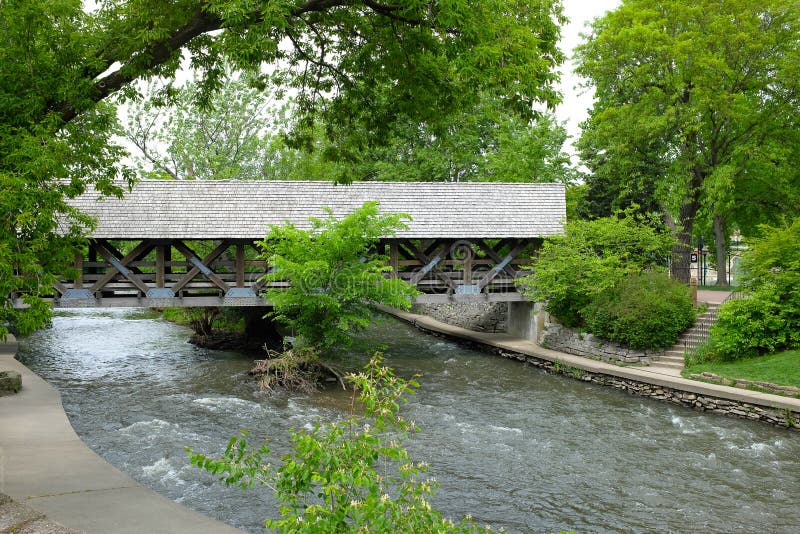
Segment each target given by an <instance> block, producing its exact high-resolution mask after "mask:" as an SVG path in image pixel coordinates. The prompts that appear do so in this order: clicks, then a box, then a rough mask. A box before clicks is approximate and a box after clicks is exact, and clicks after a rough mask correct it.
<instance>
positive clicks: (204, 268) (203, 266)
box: [170, 240, 230, 295]
mask: <svg viewBox="0 0 800 534" xmlns="http://www.w3.org/2000/svg"><path fill="white" fill-rule="evenodd" d="M174 247H175V248H176V249H177V250H178V252H180V253H181V254H183V255H184V256H185V257H186V261H188V262H189V263H191V264H192V265H194V267H192V268H191V269H189V272H187V273H186V274H185V275H184V276H183V277H182V278H181V279H180V280H178V281H177V282H176V283H175V285H173V286H172V287H171V288H170V289H172V292H173V293H175V294H176V295H177V294H178V291H180V290H181V289H183V286H185V285H186V284H188V283H189V282H191V281H192V279H193V278H194V277H195V276H197V275H198V274H200V273H202V274H203V276H205V277H206V278H208V279H209V280H210V281H211V282H212V283H213V284H214V285H215V286H217V287H218V288H220V289H221V290H222V291H224V292H225V293H227V292H228V290H229V289H230V287H228V284H226V283H225V282H224V281H222V279H221V278H220V277H219V276H217V275H216V273H214V271H212V270H211V269H210V268H209V265H211V264H212V263H214V260H216V259H217V258H219V257H220V256H221V255H222V253H223V252H225V251H226V250H228V247H230V242H228V241H222V243H220V244H219V245H217V248H215V249H214V250H213V251H212V252H211V254H209V255H208V256H206V257H205V258H203V259H202V260H201V259H200V257H199V256H198V255H197V254H195V253H194V251H193V250H192V249H190V248H189V247H187V246H186V245H185V244H184V243H183V242H182V241H178V240H175V244H174Z"/></svg>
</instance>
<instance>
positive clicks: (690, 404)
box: [415, 324, 800, 430]
mask: <svg viewBox="0 0 800 534" xmlns="http://www.w3.org/2000/svg"><path fill="white" fill-rule="evenodd" d="M415 326H416V327H417V328H419V329H420V330H423V331H425V332H427V333H429V334H433V335H434V336H438V337H445V338H448V339H452V340H454V341H456V342H458V343H460V344H463V345H466V346H468V347H470V348H474V349H477V350H481V351H484V352H490V353H493V354H497V355H500V356H502V357H504V358H509V359H512V360H518V361H521V362H525V363H526V364H528V365H532V366H534V367H538V368H540V369H544V370H546V371H548V372H551V373H558V374H562V375H566V376H571V377H572V378H575V379H577V380H582V381H584V382H591V383H593V384H599V385H603V386H610V387H613V388H616V389H620V390H622V391H627V392H628V393H631V394H633V395H639V396H642V397H649V398H651V399H656V400H661V401H667V402H671V403H673V404H678V405H681V406H685V407H687V408H693V409H696V410H701V411H707V412H710V413H714V414H720V415H726V416H730V417H738V418H741V419H749V420H751V421H761V422H765V423H769V424H771V425H775V426H779V427H783V428H787V429H791V430H800V411H793V410H789V409H780V408H768V407H765V406H760V405H757V404H750V403H747V402H741V401H733V400H728V399H722V398H719V397H714V396H711V395H702V394H699V393H692V392H689V391H683V390H680V389H675V388H669V387H665V386H658V385H655V384H648V383H646V382H640V381H638V380H632V379H629V378H621V377H617V376H613V375H606V374H602V373H593V372H589V371H584V370H583V369H579V368H577V367H572V366H570V365H566V364H563V363H560V362H553V361H550V360H546V359H544V358H538V357H536V356H530V355H528V354H522V353H519V352H515V351H511V350H507V349H501V348H498V347H492V346H490V345H484V344H483V343H475V342H471V341H467V340H464V339H462V338H460V337H457V336H448V335H445V334H442V333H440V332H435V331H432V330H428V329H427V328H424V327H422V326H420V325H418V324H415Z"/></svg>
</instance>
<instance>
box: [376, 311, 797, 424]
mask: <svg viewBox="0 0 800 534" xmlns="http://www.w3.org/2000/svg"><path fill="white" fill-rule="evenodd" d="M380 309H381V310H382V311H384V312H386V313H389V314H391V315H393V316H395V317H397V318H399V319H402V320H404V321H406V322H409V323H411V324H412V325H414V326H415V327H417V328H419V329H420V330H423V331H426V332H429V333H432V334H434V335H440V336H444V337H446V338H449V339H453V340H456V341H459V342H461V343H466V344H468V345H470V346H473V347H478V348H481V349H482V350H488V351H490V352H493V353H495V354H498V355H500V356H503V357H505V358H511V359H515V360H519V361H522V362H525V363H526V364H529V365H533V366H535V367H540V368H543V369H546V370H548V371H550V372H554V373H559V374H563V375H567V376H572V377H573V378H576V379H578V380H582V381H584V382H592V383H596V384H601V385H604V386H610V387H613V388H616V389H621V390H624V391H627V392H629V393H632V394H635V395H639V396H643V397H649V398H653V399H656V400H662V401H667V402H670V403H673V404H679V405H681V406H685V407H687V408H693V409H696V410H701V411H707V412H710V413H715V414H720V415H726V416H732V417H738V418H742V419H749V420H755V421H762V422H765V423H769V424H772V425H775V426H780V427H784V428H787V429H793V430H800V399H795V398H791V397H783V396H779V395H772V394H769V393H762V392H757V391H751V390H747V389H740V388H733V387H729V386H723V385H717V384H710V383H706V382H698V381H694V380H689V379H685V378H682V377H679V376H674V374H670V373H667V372H665V370H664V369H661V368H659V367H652V368H650V367H644V366H643V367H634V366H618V365H613V364H608V363H605V362H602V361H596V360H592V359H589V358H584V357H581V356H573V355H571V354H566V353H563V352H557V351H554V350H549V349H545V348H543V347H540V346H539V345H537V344H536V343H534V342H532V341H528V340H525V339H520V338H515V337H513V336H509V335H508V334H498V333H486V332H474V331H472V330H467V329H465V328H461V327H457V326H452V325H449V324H445V323H442V322H440V321H437V320H436V319H433V318H431V317H428V316H425V315H419V314H414V313H410V312H404V311H401V310H396V309H393V308H388V307H381V308H380Z"/></svg>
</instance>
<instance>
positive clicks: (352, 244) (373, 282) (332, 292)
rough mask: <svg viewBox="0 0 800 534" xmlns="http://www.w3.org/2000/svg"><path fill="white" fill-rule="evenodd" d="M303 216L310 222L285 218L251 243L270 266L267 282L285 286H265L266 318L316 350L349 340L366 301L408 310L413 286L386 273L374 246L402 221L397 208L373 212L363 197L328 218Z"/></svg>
mask: <svg viewBox="0 0 800 534" xmlns="http://www.w3.org/2000/svg"><path fill="white" fill-rule="evenodd" d="M326 211H327V213H328V217H327V218H325V219H317V218H312V219H310V222H311V229H310V230H303V229H300V228H297V227H295V226H294V225H293V224H291V223H287V224H285V225H284V226H273V227H272V228H271V230H270V232H269V234H267V236H266V238H265V239H264V240H263V241H261V242H259V246H260V247H261V249H262V250H263V253H262V258H263V259H266V260H267V262H268V263H269V265H270V267H271V272H270V273H268V274H267V275H265V279H266V280H267V281H286V282H288V283H289V287H288V288H285V289H284V288H270V289H268V290H267V291H266V292H265V295H264V296H265V297H266V298H267V300H269V301H270V302H272V305H273V309H274V311H273V312H272V315H273V317H274V318H275V319H276V320H278V321H279V322H280V323H283V324H284V325H286V326H288V327H289V328H290V329H291V330H292V331H293V332H294V335H295V336H297V337H298V338H299V340H298V342H299V343H302V344H306V345H311V346H313V347H316V348H320V349H327V348H330V347H332V346H334V345H345V346H346V345H349V344H350V343H351V342H352V337H351V336H352V335H353V334H354V333H355V332H357V331H359V330H361V329H363V328H365V327H366V326H368V325H369V323H370V317H371V311H370V308H369V306H370V304H373V303H381V304H386V305H388V306H392V307H395V308H401V309H408V308H409V307H410V306H411V303H412V302H413V299H414V297H416V295H417V293H418V292H417V290H416V289H415V288H414V287H413V286H411V285H409V284H408V283H407V282H405V281H403V280H400V279H399V278H387V277H386V276H385V275H386V273H387V272H389V271H390V270H391V267H390V266H389V265H388V257H387V256H385V255H384V254H381V253H380V250H378V249H377V245H378V241H379V239H380V238H382V237H391V236H393V235H394V233H395V232H396V231H397V230H400V229H403V228H405V227H406V226H405V224H404V223H403V220H404V219H407V218H408V217H407V216H406V215H403V214H398V213H381V212H380V206H379V204H378V203H377V202H367V203H365V204H364V205H363V206H361V207H360V208H358V209H356V210H355V211H354V212H353V213H350V214H349V215H346V216H345V217H343V218H342V219H336V218H335V217H334V215H333V213H332V212H331V210H330V209H327V210H326Z"/></svg>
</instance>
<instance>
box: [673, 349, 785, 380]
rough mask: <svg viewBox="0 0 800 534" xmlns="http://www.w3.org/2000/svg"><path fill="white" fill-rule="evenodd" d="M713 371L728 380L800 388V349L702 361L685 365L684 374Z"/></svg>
mask: <svg viewBox="0 0 800 534" xmlns="http://www.w3.org/2000/svg"><path fill="white" fill-rule="evenodd" d="M703 372H708V373H714V374H715V375H719V376H721V377H724V378H727V379H729V380H750V381H757V382H769V383H771V384H778V385H781V386H795V387H798V388H800V351H797V350H790V351H786V352H778V353H775V354H768V355H766V356H756V357H755V358H745V359H741V360H736V361H732V362H704V363H696V364H692V365H690V366H687V367H686V369H684V375H685V376H689V375H691V374H699V373H703Z"/></svg>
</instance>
